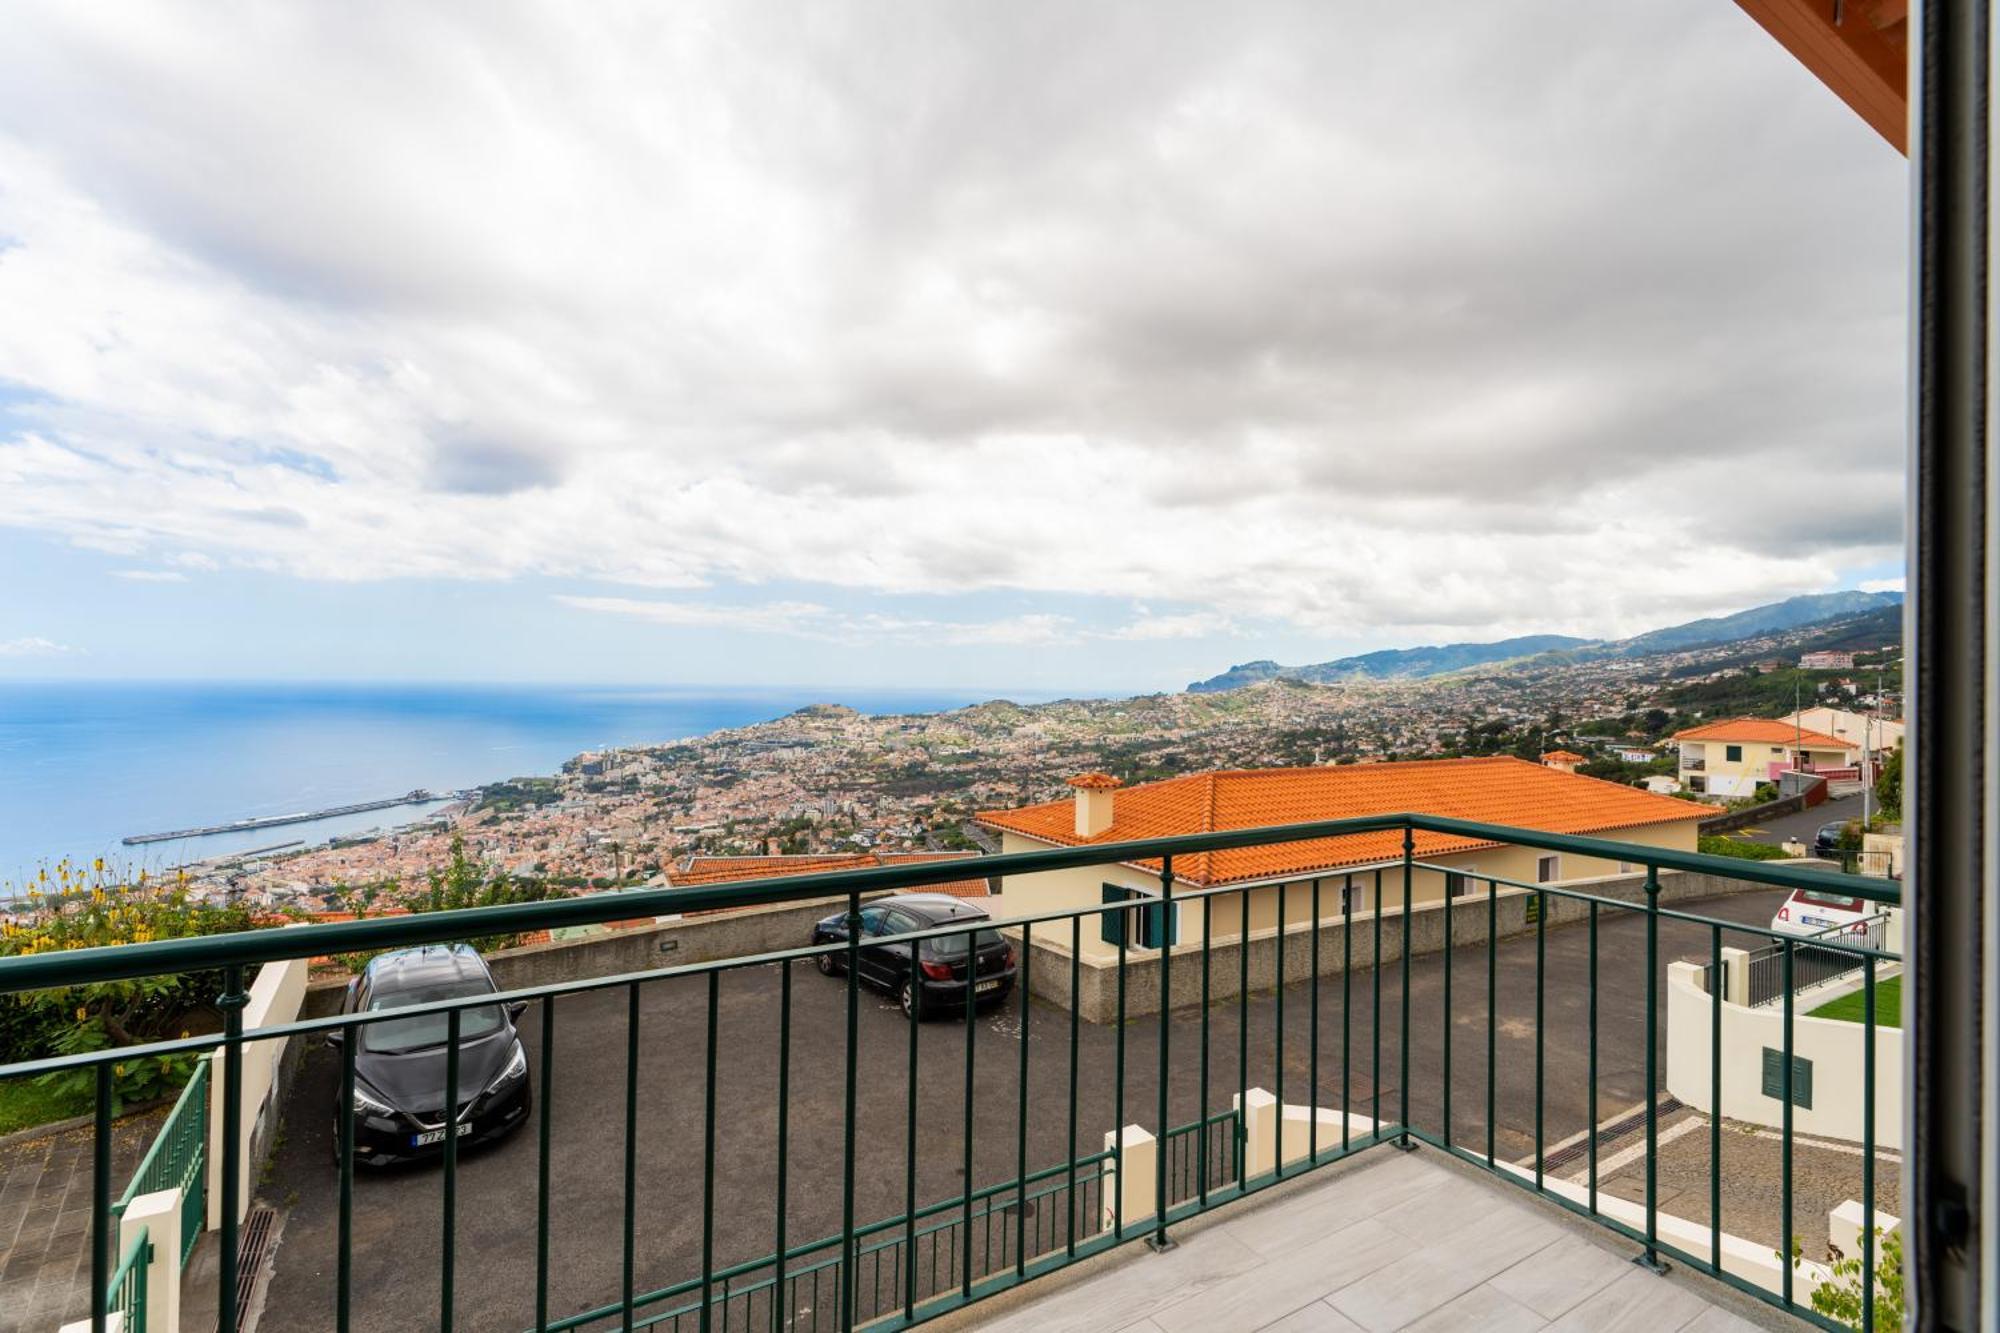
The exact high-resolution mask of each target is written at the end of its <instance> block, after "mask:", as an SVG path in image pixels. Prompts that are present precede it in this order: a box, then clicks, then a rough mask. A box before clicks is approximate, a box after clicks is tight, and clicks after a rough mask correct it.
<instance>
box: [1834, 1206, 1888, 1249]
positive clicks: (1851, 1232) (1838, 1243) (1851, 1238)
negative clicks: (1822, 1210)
mask: <svg viewBox="0 0 2000 1333" xmlns="http://www.w3.org/2000/svg"><path fill="white" fill-rule="evenodd" d="M1864 1215H1865V1214H1864V1213H1863V1212H1862V1209H1861V1201H1860V1200H1859V1199H1849V1200H1847V1201H1846V1202H1845V1203H1843V1204H1841V1205H1840V1206H1839V1207H1838V1208H1835V1209H1834V1210H1833V1211H1832V1212H1830V1213H1828V1214H1827V1215H1826V1243H1827V1244H1828V1245H1831V1246H1832V1247H1833V1248H1834V1249H1836V1250H1839V1251H1840V1252H1841V1253H1842V1254H1844V1255H1847V1256H1848V1257H1849V1258H1853V1257H1855V1256H1858V1255H1859V1254H1860V1253H1861V1219H1862V1217H1863V1216H1864ZM1899 1225H1901V1219H1899V1218H1894V1217H1891V1216H1889V1214H1887V1213H1877V1214H1875V1227H1876V1229H1877V1230H1878V1231H1880V1232H1881V1233H1882V1234H1883V1235H1885V1236H1886V1235H1888V1234H1889V1233H1890V1232H1891V1231H1894V1230H1895V1229H1896V1228H1897V1227H1898V1226H1899ZM1881 1255H1882V1245H1881V1242H1880V1241H1877V1242H1876V1244H1875V1256H1876V1258H1877V1259H1878V1260H1879V1259H1880V1258H1881Z"/></svg>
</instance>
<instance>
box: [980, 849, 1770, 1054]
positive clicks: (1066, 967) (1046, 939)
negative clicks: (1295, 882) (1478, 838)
mask: <svg viewBox="0 0 2000 1333" xmlns="http://www.w3.org/2000/svg"><path fill="white" fill-rule="evenodd" d="M1385 880H1386V877H1385ZM1645 883H1646V877H1645V876H1644V875H1643V874H1632V875H1611V876H1605V877H1602V878H1598V879H1589V880H1582V881H1572V882H1571V884H1570V885H1569V887H1575V888H1579V889H1583V890H1586V891H1588V892H1590V893H1593V894H1596V895H1598V896H1600V897H1605V898H1613V899H1617V900H1619V901H1621V902H1631V903H1640V902H1644V901H1645V896H1646V895H1645ZM1385 887H1386V883H1385ZM1757 887H1758V886H1755V885H1750V884H1746V883H1745V882H1743V881H1741V880H1736V879H1727V878H1723V877H1721V876H1716V875H1694V874H1684V873H1680V872H1676V871H1668V872H1665V873H1663V874H1662V875H1661V876H1660V901H1661V902H1662V903H1670V902H1675V901H1681V900H1685V899H1691V898H1712V897H1716V896H1718V895H1721V894H1726V893H1734V892H1742V891H1746V890H1755V889H1756V888H1757ZM1324 896H1326V897H1333V898H1335V899H1336V900H1337V895H1334V894H1331V893H1326V894H1325V895H1324ZM1534 898H1535V893H1534V891H1533V890H1532V889H1509V888H1505V887H1502V888H1501V889H1500V890H1499V893H1498V894H1497V904H1496V910H1495V916H1496V918H1497V922H1498V926H1499V934H1500V936H1501V938H1505V937H1507V936H1509V935H1518V934H1521V933H1522V932H1523V931H1527V930H1531V929H1533V923H1532V922H1530V921H1529V919H1528V908H1529V905H1530V904H1531V903H1532V902H1533V900H1534ZM1223 901H1228V902H1236V901H1238V899H1237V897H1236V895H1234V894H1226V895H1220V896H1219V897H1218V899H1217V902H1218V903H1220V902H1223ZM1446 910H1447V909H1446V906H1445V904H1444V903H1443V902H1440V901H1436V900H1433V901H1430V902H1422V901H1414V902H1412V904H1411V907H1410V953H1411V956H1412V957H1421V956H1422V955H1424V954H1432V953H1438V952H1440V951H1441V950H1442V949H1443V948H1444V914H1445V911H1446ZM1450 910H1451V912H1452V913H1453V917H1452V927H1451V928H1452V942H1453V945H1454V947H1458V948H1463V947H1466V946H1470V945H1477V944H1483V943H1484V942H1485V940H1486V910H1487V908H1486V894H1485V889H1484V886H1480V887H1479V888H1477V889H1476V890H1475V891H1474V892H1473V893H1472V895H1471V896H1469V897H1465V898H1460V899H1458V900H1457V902H1456V905H1455V906H1453V907H1452V908H1450ZM1614 910H1615V909H1614ZM1589 911H1590V908H1589V905H1588V904H1587V903H1580V902H1576V901H1574V900H1572V899H1567V898H1557V897H1551V898H1549V899H1548V919H1549V923H1550V924H1551V925H1560V924H1563V923H1566V922H1571V921H1580V920H1582V919H1583V918H1584V917H1586V916H1588V915H1589ZM1191 914H1192V913H1191ZM1085 925H1086V931H1087V930H1088V923H1087V922H1086V923H1085ZM1375 926H1376V914H1375V913H1373V912H1360V913H1356V914H1355V916H1354V919H1353V939H1352V941H1351V942H1349V941H1347V940H1346V938H1345V936H1346V931H1347V927H1346V926H1345V925H1344V924H1343V923H1341V922H1340V921H1338V920H1332V921H1324V922H1322V923H1321V925H1320V926H1319V929H1318V934H1319V942H1320V943H1319V952H1320V957H1319V970H1320V973H1321V975H1338V974H1339V973H1340V972H1341V970H1342V968H1343V964H1344V962H1345V960H1344V959H1343V956H1342V951H1343V947H1346V948H1349V949H1351V951H1352V952H1351V958H1352V964H1353V967H1354V968H1355V970H1357V971H1362V970H1367V969H1369V968H1371V967H1373V966H1374V963H1375V959H1376V954H1375V939H1376V934H1375ZM1005 932H1006V933H1007V934H1010V935H1012V936H1014V937H1015V938H1016V939H1019V938H1020V937H1021V934H1022V931H1021V930H1020V928H1018V927H1007V928H1005ZM1313 934H1314V928H1313V926H1312V923H1311V921H1310V919H1309V917H1308V916H1306V915H1302V916H1301V917H1300V919H1299V920H1298V922H1297V923H1296V924H1293V923H1292V922H1291V921H1290V920H1287V922H1286V928H1285V933H1284V937H1283V939H1284V958H1285V980H1286V982H1287V984H1289V983H1290V982H1292V981H1293V980H1294V979H1298V980H1304V979H1305V978H1306V977H1308V976H1309V975H1311V972H1312V940H1313ZM1031 938H1032V941H1033V944H1034V960H1033V963H1032V964H1031V966H1030V970H1029V985H1030V986H1031V987H1032V989H1033V992H1034V994H1035V995H1036V996H1038V997H1040V998H1042V999H1044V1000H1047V1001H1048V1002H1050V1003H1051V1004H1054V1005H1056V1006H1058V1007H1060V1008H1067V1007H1068V1006H1069V1005H1070V1003H1071V999H1072V997H1071V991H1070V972H1071V967H1070V952H1069V939H1070V934H1069V927H1068V924H1067V923H1062V924H1061V925H1060V927H1058V926H1054V925H1047V926H1038V927H1035V928H1034V929H1033V931H1032V932H1031ZM1089 938H1090V937H1089V935H1088V934H1086V936H1085V939H1086V941H1087V940H1088V939H1089ZM1381 942H1382V943H1381V960H1382V961H1383V962H1385V963H1388V962H1394V961H1396V960H1397V959H1400V958H1401V957H1402V956H1403V914H1402V907H1401V905H1400V902H1398V903H1396V904H1395V905H1392V906H1389V907H1387V908H1385V909H1384V910H1383V911H1382V913H1381ZM1278 947H1279V935H1278V931H1277V929H1276V927H1275V925H1274V926H1272V927H1270V928H1266V929H1259V928H1257V927H1256V926H1255V925H1254V924H1253V925H1252V928H1251V932H1250V945H1249V954H1248V957H1249V987H1250V990H1251V991H1252V992H1256V991H1264V990H1270V989H1272V988H1273V987H1275V986H1276V984H1277V963H1278ZM1201 952H1202V950H1201V942H1200V939H1199V938H1198V937H1197V938H1195V939H1194V940H1192V941H1190V940H1188V938H1187V937H1186V936H1183V937H1182V943H1181V944H1180V945H1178V946H1177V947H1176V948H1175V949H1174V950H1173V957H1174V966H1173V987H1174V993H1173V1003H1174V1006H1175V1007H1180V1006H1182V1005H1191V1004H1199V1003H1200V1002H1201ZM1240 968H1241V964H1240V962H1239V960H1238V954H1237V945H1236V936H1235V934H1234V933H1233V932H1232V934H1231V935H1230V936H1229V937H1227V938H1226V939H1225V938H1224V937H1223V935H1222V933H1221V925H1220V913H1219V909H1218V923H1217V930H1216V941H1215V943H1214V944H1212V945H1211V946H1210V959H1209V999H1210V1002H1211V1003H1214V1002H1216V1001H1220V1000H1223V999H1228V998H1233V997H1234V996H1235V995H1236V994H1237V993H1238V977H1239V974H1240ZM1075 970H1076V973H1077V977H1076V981H1077V987H1076V996H1075V1001H1076V1003H1077V1004H1078V1005H1079V1006H1080V1013H1081V1014H1082V1016H1083V1017H1084V1018H1085V1019H1086V1020H1088V1021H1090V1022H1093V1023H1112V1022H1116V1021H1117V1016H1118V966H1117V952H1116V950H1113V951H1112V954H1111V956H1110V958H1109V959H1108V960H1107V959H1105V958H1103V957H1100V956H1098V955H1096V954H1094V953H1093V952H1092V951H1091V950H1090V948H1089V947H1088V944H1086V947H1085V949H1084V951H1083V954H1082V956H1081V958H1079V959H1078V960H1077V967H1076V969H1075ZM1125 971H1126V975H1125V1013H1126V1016H1127V1017H1128V1018H1131V1017H1136V1016H1138V1015H1141V1014H1151V1013H1156V1012H1158V1010H1159V1007H1160V955H1159V952H1158V951H1157V950H1153V949H1130V950H1127V953H1126V970H1125ZM1470 1002H1471V1001H1468V1003H1470Z"/></svg>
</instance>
